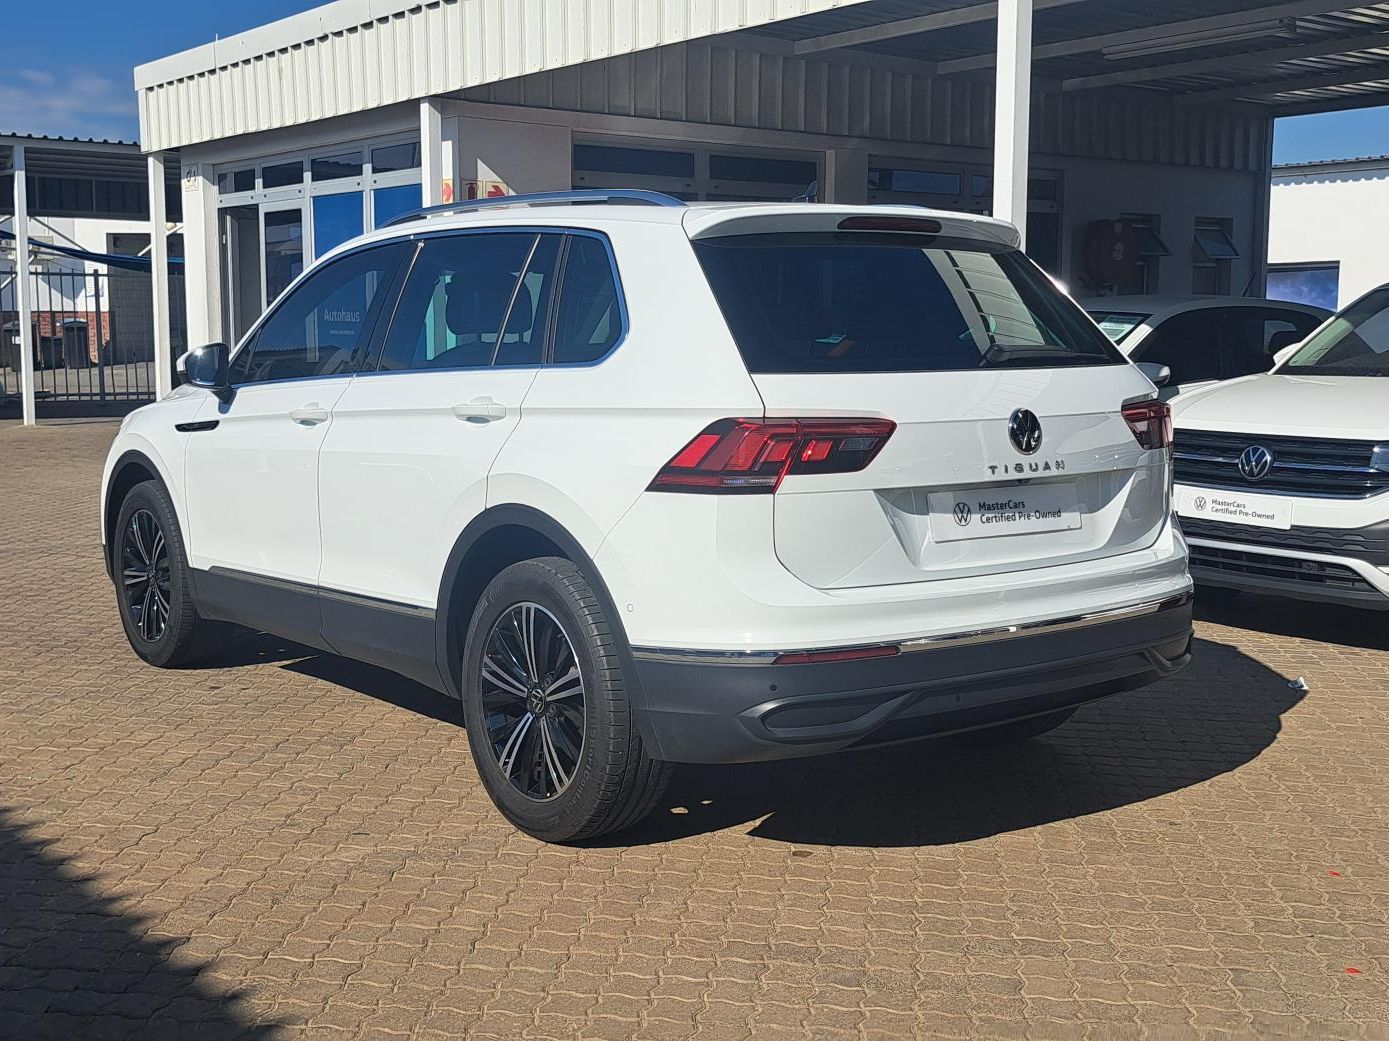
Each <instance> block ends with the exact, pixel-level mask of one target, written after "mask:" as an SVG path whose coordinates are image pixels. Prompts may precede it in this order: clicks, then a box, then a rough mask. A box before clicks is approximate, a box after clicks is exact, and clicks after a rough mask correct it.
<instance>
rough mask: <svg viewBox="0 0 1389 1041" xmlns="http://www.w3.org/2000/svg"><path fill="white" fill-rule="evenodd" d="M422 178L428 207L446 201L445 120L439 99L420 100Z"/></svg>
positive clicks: (423, 191) (422, 186) (423, 192)
mask: <svg viewBox="0 0 1389 1041" xmlns="http://www.w3.org/2000/svg"><path fill="white" fill-rule="evenodd" d="M420 177H421V179H422V182H423V183H422V185H421V189H422V193H421V194H422V195H423V197H424V204H425V205H426V206H439V205H441V204H442V203H443V202H444V201H445V199H444V118H443V111H442V109H441V108H440V104H439V99H438V98H421V99H420Z"/></svg>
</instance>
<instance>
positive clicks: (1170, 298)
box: [1077, 294, 1331, 318]
mask: <svg viewBox="0 0 1389 1041" xmlns="http://www.w3.org/2000/svg"><path fill="white" fill-rule="evenodd" d="M1077 302H1078V303H1079V304H1080V306H1081V307H1083V308H1085V310H1087V311H1090V312H1092V313H1094V312H1096V311H1103V312H1108V313H1112V314H1143V315H1147V316H1149V317H1154V318H1156V317H1159V316H1160V317H1163V318H1166V317H1168V316H1169V315H1174V314H1178V313H1180V312H1182V311H1200V310H1204V309H1206V308H1211V307H1272V308H1277V309H1282V310H1287V311H1299V312H1301V313H1302V314H1307V315H1314V316H1316V317H1319V318H1325V317H1328V316H1330V314H1331V312H1330V311H1328V310H1327V309H1326V308H1324V307H1317V306H1316V305H1315V304H1301V303H1295V302H1293V301H1291V300H1269V299H1265V298H1264V297H1257V296H1181V295H1178V294H1170V295H1162V294H1147V295H1139V296H1092V297H1083V298H1081V299H1080V300H1078V301H1077Z"/></svg>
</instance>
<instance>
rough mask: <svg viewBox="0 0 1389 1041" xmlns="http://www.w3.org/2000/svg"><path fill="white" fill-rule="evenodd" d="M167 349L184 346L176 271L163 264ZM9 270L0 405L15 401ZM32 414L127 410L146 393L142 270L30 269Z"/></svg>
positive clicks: (149, 374)
mask: <svg viewBox="0 0 1389 1041" xmlns="http://www.w3.org/2000/svg"><path fill="white" fill-rule="evenodd" d="M169 274H170V278H169V312H170V323H171V325H172V329H171V334H172V335H171V340H172V352H173V356H174V357H175V358H176V357H178V355H180V354H181V353H183V351H184V350H186V349H187V340H188V336H187V324H186V320H185V311H184V306H183V304H184V292H183V271H182V269H181V268H171V270H170V273H169ZM15 277H16V276H15V273H14V272H13V271H9V272H5V271H0V409H3V410H4V411H6V412H10V411H13V410H15V409H17V408H18V407H19V403H20V360H21V355H20V349H21V348H20V336H19V313H18V311H17V310H16V303H15V293H14V288H15V287H14V280H15ZM29 300H30V308H31V311H32V325H31V328H32V332H33V345H34V398H35V406H36V409H37V411H38V413H39V415H41V416H43V415H49V416H53V415H104V414H111V413H121V412H127V411H129V410H130V409H132V408H136V407H138V406H139V405H142V404H144V403H145V402H147V401H152V400H154V396H155V384H154V305H153V299H152V297H151V291H150V275H149V272H147V271H126V270H122V269H119V268H111V269H109V270H106V271H86V270H80V269H79V270H65V269H53V268H34V269H32V270H31V271H30V273H29Z"/></svg>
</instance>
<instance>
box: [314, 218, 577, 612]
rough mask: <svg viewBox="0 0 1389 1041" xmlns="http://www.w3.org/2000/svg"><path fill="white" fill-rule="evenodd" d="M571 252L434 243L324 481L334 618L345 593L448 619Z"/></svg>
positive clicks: (343, 426) (507, 240)
mask: <svg viewBox="0 0 1389 1041" xmlns="http://www.w3.org/2000/svg"><path fill="white" fill-rule="evenodd" d="M562 241H563V236H562V235H559V234H549V233H546V234H540V233H537V232H533V231H484V232H457V233H452V234H448V235H443V236H435V237H430V238H425V239H423V240H422V242H421V245H420V247H419V252H418V254H417V256H416V257H415V258H414V261H413V266H412V267H411V268H410V271H409V274H408V275H407V276H406V279H405V284H404V288H403V290H402V291H401V294H400V298H399V302H398V303H397V304H396V307H395V311H394V316H393V318H392V320H391V323H390V330H389V333H388V334H387V335H386V337H385V339H384V344H383V348H382V350H381V352H380V358H379V359H373V360H372V361H371V362H370V363H369V366H368V367H369V368H370V369H371V371H367V372H363V373H361V374H360V375H359V376H358V377H357V378H356V379H355V380H354V381H353V383H352V385H351V386H350V387H349V388H347V391H346V392H345V393H344V394H343V395H342V397H341V398H340V399H339V400H338V401H337V402H336V403H335V405H334V408H333V428H332V430H331V431H330V432H329V435H328V437H327V439H326V441H325V443H324V448H323V457H322V466H321V470H320V475H319V498H320V501H321V503H322V511H323V516H324V535H323V567H322V572H321V577H320V582H321V584H322V586H323V587H324V589H325V591H327V592H328V593H329V596H328V598H326V599H325V612H329V611H330V607H329V606H328V604H329V603H330V601H331V599H332V598H331V594H332V593H334V592H338V593H343V592H345V593H349V594H355V595H358V596H366V597H370V598H373V599H374V600H379V601H385V602H387V603H389V604H392V605H395V606H397V607H405V608H410V607H417V608H422V609H426V610H432V609H433V608H434V607H435V602H436V600H437V597H438V590H439V580H440V577H441V575H442V574H443V570H444V563H445V561H446V559H447V556H448V553H449V551H450V550H451V549H452V547H453V542H454V540H455V539H456V538H457V537H458V535H459V533H460V532H462V530H463V529H464V528H465V527H466V526H467V524H468V522H469V521H470V520H472V518H473V517H475V516H476V515H477V514H478V513H480V512H482V510H483V509H484V508H485V506H486V501H487V472H488V470H489V469H490V468H491V466H492V462H493V460H494V459H495V458H496V456H497V453H498V452H499V451H500V450H501V447H502V445H503V444H504V443H505V442H506V440H507V438H508V437H509V436H510V435H511V433H512V431H513V430H514V429H515V427H516V423H517V421H518V420H519V418H520V415H521V403H522V401H523V399H524V398H525V396H526V392H527V390H528V389H529V388H530V385H531V383H532V381H533V380H534V379H535V375H536V372H537V371H538V370H539V366H540V364H541V361H542V358H543V356H544V347H545V338H546V334H547V329H548V323H549V315H550V298H551V295H552V290H553V285H552V283H553V281H554V273H555V266H556V263H557V260H558V256H559V252H560V246H561V245H562ZM333 602H334V603H336V601H333ZM327 623H328V619H327V617H326V614H325V631H330V630H331V628H332V627H331V625H329V624H327ZM330 639H332V635H331V632H330Z"/></svg>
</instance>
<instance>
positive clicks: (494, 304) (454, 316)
mask: <svg viewBox="0 0 1389 1041" xmlns="http://www.w3.org/2000/svg"><path fill="white" fill-rule="evenodd" d="M535 239H536V236H534V235H529V234H524V233H520V232H497V233H489V234H481V235H477V234H473V235H450V236H446V237H442V238H434V239H428V240H426V242H425V244H424V247H423V248H422V249H421V250H420V254H419V257H418V258H417V259H416V260H415V264H414V267H413V268H412V269H411V271H410V277H409V278H408V279H407V281H406V284H405V290H404V292H403V293H402V294H401V297H400V303H399V304H398V305H397V307H396V313H395V318H394V320H393V321H392V322H391V330H390V333H389V335H388V336H387V339H386V348H385V350H384V351H383V352H382V357H381V368H382V369H387V370H393V371H400V370H408V369H460V368H476V367H479V366H487V365H491V364H492V363H493V358H494V355H497V354H499V353H500V352H499V349H498V344H499V341H500V340H501V339H502V336H501V335H500V332H499V331H500V330H501V327H502V322H503V321H504V320H505V318H506V314H507V308H508V307H509V306H510V304H511V299H512V295H513V293H514V291H515V290H516V284H517V281H518V279H519V278H520V275H521V269H522V268H523V267H524V266H525V263H526V260H527V258H528V257H529V256H530V252H531V246H532V245H533V244H534V242H535Z"/></svg>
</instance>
